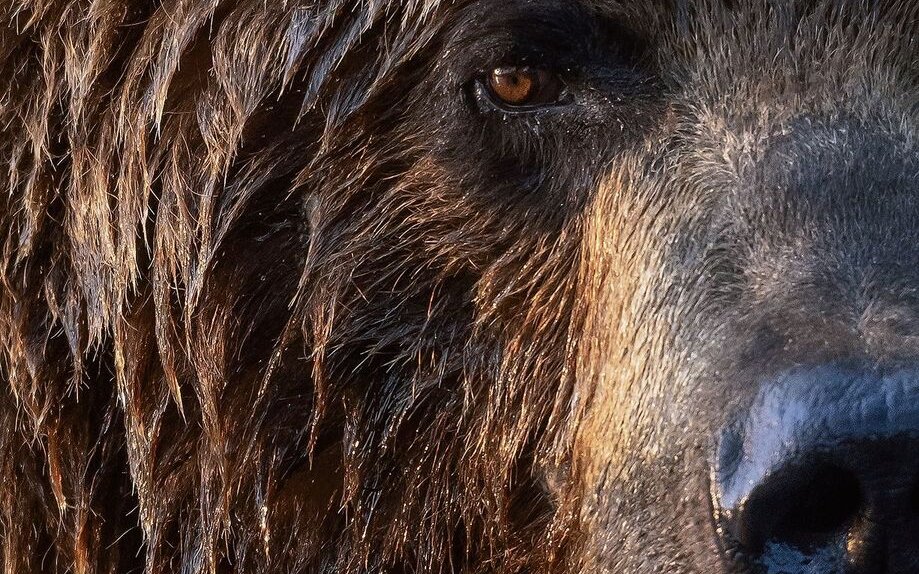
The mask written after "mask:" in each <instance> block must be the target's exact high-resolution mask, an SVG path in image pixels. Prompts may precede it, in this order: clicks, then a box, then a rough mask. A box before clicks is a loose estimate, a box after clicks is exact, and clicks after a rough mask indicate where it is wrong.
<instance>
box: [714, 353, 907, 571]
mask: <svg viewBox="0 0 919 574" xmlns="http://www.w3.org/2000/svg"><path fill="white" fill-rule="evenodd" d="M712 478H713V484H712V486H713V496H714V508H715V514H716V516H715V518H716V522H717V526H718V529H719V535H720V539H721V542H722V543H723V547H724V549H725V551H726V553H727V555H728V556H729V557H730V558H731V559H733V560H735V561H739V562H741V563H743V565H744V567H747V568H749V567H752V568H754V569H757V571H762V572H766V573H769V574H779V573H785V574H805V573H820V574H830V573H837V572H838V573H847V574H848V573H851V574H887V573H906V572H911V573H915V572H919V369H914V368H910V369H894V370H890V371H886V372H884V371H880V370H878V369H870V370H860V369H850V368H841V367H833V366H828V367H820V368H813V369H797V370H795V371H791V372H788V373H785V374H783V375H781V376H779V377H777V378H776V379H774V380H771V381H768V382H767V383H765V384H763V385H762V387H761V388H760V390H759V392H758V394H757V395H756V398H755V400H754V402H753V405H752V406H751V407H750V408H749V409H747V410H746V411H745V412H744V413H743V414H742V415H741V416H740V417H738V418H737V419H736V420H735V421H734V422H732V423H731V424H730V425H728V426H727V427H726V428H725V429H723V430H722V432H721V434H720V437H719V440H718V445H717V451H716V457H715V464H714V473H713V477H712Z"/></svg>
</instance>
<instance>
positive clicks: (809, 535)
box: [773, 466, 862, 547]
mask: <svg viewBox="0 0 919 574" xmlns="http://www.w3.org/2000/svg"><path fill="white" fill-rule="evenodd" d="M861 506H862V493H861V488H860V487H859V483H858V479H856V478H855V476H854V475H853V474H852V473H851V472H848V471H846V470H844V469H841V468H837V467H833V466H827V467H823V468H821V469H819V470H818V471H817V472H816V473H815V474H813V475H812V476H811V478H810V479H809V480H807V481H806V482H804V483H803V484H802V486H801V487H800V488H797V489H794V490H792V491H791V492H789V493H788V500H787V501H786V505H785V508H786V509H787V510H786V512H785V514H784V515H783V517H782V518H781V519H780V521H779V522H778V524H777V525H776V527H775V530H774V531H773V539H774V540H775V541H777V542H785V543H788V544H792V545H794V546H798V547H812V546H816V545H821V544H825V543H827V542H829V541H830V539H831V538H834V537H835V536H837V535H838V534H840V533H841V532H844V531H845V530H846V529H847V527H848V526H849V525H850V524H851V523H852V522H853V521H854V520H855V518H856V516H857V515H858V512H859V509H860V508H861Z"/></svg>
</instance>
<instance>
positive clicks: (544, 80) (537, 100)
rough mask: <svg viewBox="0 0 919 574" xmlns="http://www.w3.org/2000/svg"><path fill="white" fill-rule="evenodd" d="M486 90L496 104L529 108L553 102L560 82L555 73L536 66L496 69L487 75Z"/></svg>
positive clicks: (557, 94) (560, 86)
mask: <svg viewBox="0 0 919 574" xmlns="http://www.w3.org/2000/svg"><path fill="white" fill-rule="evenodd" d="M488 89H489V91H490V92H491V94H492V96H493V97H494V99H495V100H497V102H498V103H501V104H505V105H508V106H511V107H530V106H540V105H547V104H553V103H556V102H557V101H558V100H559V98H560V97H561V94H562V82H561V80H560V79H559V78H558V76H556V75H555V74H553V73H551V72H549V71H547V70H541V69H538V68H529V67H508V68H496V69H495V70H492V72H491V74H489V76H488Z"/></svg>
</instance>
